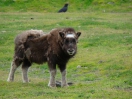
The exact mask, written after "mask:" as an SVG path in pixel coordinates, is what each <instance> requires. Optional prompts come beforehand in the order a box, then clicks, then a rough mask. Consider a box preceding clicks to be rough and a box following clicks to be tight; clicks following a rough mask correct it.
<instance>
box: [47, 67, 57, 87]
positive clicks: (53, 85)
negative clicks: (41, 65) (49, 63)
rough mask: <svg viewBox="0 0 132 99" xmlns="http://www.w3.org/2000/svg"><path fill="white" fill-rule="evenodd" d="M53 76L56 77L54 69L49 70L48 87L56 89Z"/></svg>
mask: <svg viewBox="0 0 132 99" xmlns="http://www.w3.org/2000/svg"><path fill="white" fill-rule="evenodd" d="M55 76H56V69H53V70H50V80H49V84H48V86H49V87H56V83H55Z"/></svg>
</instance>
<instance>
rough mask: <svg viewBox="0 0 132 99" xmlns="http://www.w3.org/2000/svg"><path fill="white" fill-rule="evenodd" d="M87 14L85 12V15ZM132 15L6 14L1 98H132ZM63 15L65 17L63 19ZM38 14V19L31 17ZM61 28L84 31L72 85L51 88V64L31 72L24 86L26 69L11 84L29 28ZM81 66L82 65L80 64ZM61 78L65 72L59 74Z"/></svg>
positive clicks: (0, 45) (0, 42) (0, 38)
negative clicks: (17, 46)
mask: <svg viewBox="0 0 132 99" xmlns="http://www.w3.org/2000/svg"><path fill="white" fill-rule="evenodd" d="M80 15H81V16H80ZM131 15H132V14H131V13H127V12H126V13H98V12H96V13H93V12H90V13H80V14H78V13H67V14H63V13H62V14H57V13H33V12H28V13H9V12H8V13H4V12H1V13H0V16H1V17H0V22H1V25H0V75H1V77H0V98H1V99H31V98H33V99H44V98H46V99H131V98H132V96H131V94H132V77H131V76H132V68H131V65H132V43H131V42H132V28H131V27H132V17H131ZM60 16H61V17H60ZM31 18H34V19H31ZM57 27H73V28H75V29H76V30H77V31H81V32H82V35H81V37H80V39H79V43H78V53H77V55H76V56H75V57H74V58H73V59H72V60H70V61H69V63H68V66H67V72H68V74H67V79H68V82H73V83H74V84H73V85H72V86H70V87H68V88H53V89H52V88H49V87H48V86H47V84H48V80H49V76H50V75H49V71H48V67H47V64H43V65H37V64H33V66H32V67H31V68H30V70H29V79H30V83H29V84H23V83H22V78H21V68H18V70H17V71H16V73H15V82H13V83H8V82H6V80H7V77H8V73H9V69H10V64H11V61H12V57H13V54H14V52H13V51H14V38H15V36H16V35H17V34H18V33H20V32H22V31H24V30H29V29H42V30H43V31H45V32H47V33H48V32H49V31H50V30H51V29H53V28H57ZM79 66H81V67H80V68H78V67H79ZM56 78H57V80H59V81H60V80H61V75H60V73H59V70H58V73H57V77H56Z"/></svg>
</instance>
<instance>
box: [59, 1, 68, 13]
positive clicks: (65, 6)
mask: <svg viewBox="0 0 132 99" xmlns="http://www.w3.org/2000/svg"><path fill="white" fill-rule="evenodd" d="M67 9H68V3H66V4H65V5H64V7H63V8H61V9H60V10H59V11H58V13H60V12H66V11H67Z"/></svg>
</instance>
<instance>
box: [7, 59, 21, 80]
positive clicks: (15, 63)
mask: <svg viewBox="0 0 132 99" xmlns="http://www.w3.org/2000/svg"><path fill="white" fill-rule="evenodd" d="M21 63H22V61H20V60H19V59H17V58H15V59H14V60H13V62H12V64H11V69H10V73H9V76H8V79H7V81H8V82H12V81H14V73H15V71H16V69H17V67H18V66H20V64H21Z"/></svg>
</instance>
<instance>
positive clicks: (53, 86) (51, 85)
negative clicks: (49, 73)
mask: <svg viewBox="0 0 132 99" xmlns="http://www.w3.org/2000/svg"><path fill="white" fill-rule="evenodd" d="M48 86H49V87H50V88H56V85H55V84H48Z"/></svg>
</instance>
